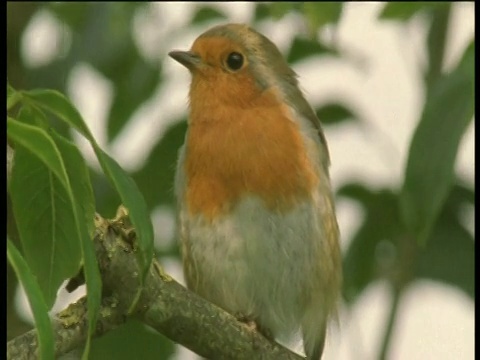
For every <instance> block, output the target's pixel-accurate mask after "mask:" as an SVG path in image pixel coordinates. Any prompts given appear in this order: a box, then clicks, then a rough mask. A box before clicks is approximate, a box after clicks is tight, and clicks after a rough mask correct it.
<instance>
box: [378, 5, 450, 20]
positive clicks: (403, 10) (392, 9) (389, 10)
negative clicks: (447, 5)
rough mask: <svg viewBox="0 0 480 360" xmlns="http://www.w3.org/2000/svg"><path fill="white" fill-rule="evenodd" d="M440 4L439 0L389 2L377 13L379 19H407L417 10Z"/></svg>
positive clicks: (429, 8) (428, 8)
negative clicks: (436, 0) (437, 0)
mask: <svg viewBox="0 0 480 360" xmlns="http://www.w3.org/2000/svg"><path fill="white" fill-rule="evenodd" d="M438 6H442V3H441V2H435V1H432V2H428V1H415V2H413V1H412V2H400V1H399V2H389V3H387V4H386V5H385V7H384V8H383V10H382V11H381V12H380V14H379V16H378V17H379V19H384V20H401V21H404V20H408V19H410V18H411V17H412V16H413V15H415V14H416V13H417V12H419V11H423V10H431V9H432V8H435V7H438Z"/></svg>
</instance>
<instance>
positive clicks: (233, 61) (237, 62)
mask: <svg viewBox="0 0 480 360" xmlns="http://www.w3.org/2000/svg"><path fill="white" fill-rule="evenodd" d="M242 65H243V55H242V54H240V53H238V52H235V51H234V52H232V53H230V54H228V57H227V66H228V68H229V69H230V70H234V71H236V70H238V69H240V68H241V67H242Z"/></svg>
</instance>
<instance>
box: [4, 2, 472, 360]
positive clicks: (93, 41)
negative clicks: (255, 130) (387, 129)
mask: <svg viewBox="0 0 480 360" xmlns="http://www.w3.org/2000/svg"><path fill="white" fill-rule="evenodd" d="M148 6H149V5H148V4H144V3H121V4H110V3H72V4H70V3H8V5H7V11H8V17H7V18H8V21H7V29H8V31H7V34H8V39H7V40H8V43H7V47H8V50H7V55H8V61H7V76H8V81H9V84H11V85H12V86H10V85H7V110H8V118H7V130H8V141H9V144H10V145H12V146H13V147H14V148H15V159H14V166H13V171H12V174H11V177H10V178H9V184H8V195H9V199H10V200H11V204H12V209H11V210H13V211H10V209H9V213H10V214H11V213H12V212H13V221H12V223H14V224H15V228H14V227H12V228H9V231H8V236H9V240H8V249H7V254H8V259H9V263H10V265H11V267H12V268H13V270H14V271H15V273H16V274H17V277H18V279H19V281H21V283H22V285H23V286H24V287H25V289H26V293H27V296H28V298H29V301H30V304H31V306H32V309H33V312H34V318H35V324H36V326H37V329H38V331H39V334H40V339H39V341H40V346H41V351H42V354H43V355H44V358H51V356H49V355H48V354H51V351H53V350H52V344H51V332H49V329H48V325H46V324H47V322H46V317H45V314H46V311H47V310H48V309H50V308H51V307H52V305H53V303H54V301H55V299H56V296H57V291H58V289H59V287H60V285H61V283H62V282H63V281H64V280H65V279H68V278H70V277H72V276H74V275H75V274H76V272H78V270H79V268H80V266H81V265H82V266H83V268H84V270H85V275H86V281H87V294H88V302H89V309H91V310H92V311H91V312H90V313H89V316H90V331H91V330H92V329H93V326H94V322H95V316H96V314H95V309H97V308H98V304H99V300H100V291H101V289H100V288H101V284H100V276H99V274H98V269H97V266H96V263H95V257H94V254H93V249H92V246H91V241H90V237H91V235H92V230H93V217H94V212H95V211H98V212H101V213H110V214H111V213H113V209H115V208H116V207H117V206H118V205H119V202H122V203H124V204H125V205H126V207H127V208H128V209H129V211H130V217H131V219H132V221H133V223H134V226H135V228H136V231H137V233H138V234H139V236H138V238H139V239H140V244H139V247H140V249H139V251H138V254H139V258H140V259H141V261H142V263H143V264H144V268H145V269H146V268H147V265H148V264H149V263H150V260H151V257H152V254H153V227H152V225H151V223H150V220H149V219H150V216H149V214H150V213H151V211H152V210H153V209H155V208H156V207H158V206H160V205H163V206H168V207H170V208H171V207H173V206H174V198H173V192H172V184H173V174H174V165H175V161H176V154H177V150H178V148H179V147H180V145H181V144H182V143H183V138H184V135H185V131H186V123H185V121H184V120H185V119H183V118H181V119H178V121H177V122H175V123H174V124H173V125H172V126H171V127H170V128H169V129H168V130H167V131H166V133H165V135H164V136H163V137H162V138H161V139H159V140H158V142H157V143H156V145H155V146H154V147H153V150H152V151H151V153H150V154H149V157H148V159H147V160H146V162H145V164H144V165H143V167H141V168H140V169H138V170H136V171H135V172H133V173H132V174H126V172H125V171H124V170H122V169H121V167H120V166H119V165H118V164H117V162H116V161H115V160H114V159H112V158H111V157H110V156H109V155H107V154H106V153H105V152H104V151H103V150H102V149H101V148H100V147H99V145H98V143H97V141H96V140H95V139H94V138H93V136H92V134H91V132H90V130H89V129H88V128H87V126H86V125H85V122H84V121H83V119H82V117H81V116H80V114H79V113H78V111H77V110H76V109H75V107H74V106H73V105H72V104H71V102H70V100H69V99H67V98H66V97H65V96H64V95H62V94H64V93H67V84H66V81H65V79H66V77H67V75H68V74H70V72H71V71H72V70H73V69H74V67H75V65H76V64H78V63H80V62H81V63H86V64H88V65H90V66H91V67H93V68H94V69H95V70H96V71H98V72H99V73H100V74H102V75H103V76H105V77H106V78H107V79H108V80H109V81H110V82H111V83H112V86H113V88H114V92H113V93H114V98H113V100H112V104H111V107H110V110H109V113H108V123H107V124H108V130H107V135H108V141H109V142H112V141H114V140H115V139H116V138H117V136H118V135H119V134H120V132H121V131H122V129H124V128H125V127H126V126H127V125H128V123H129V121H130V120H131V118H132V115H133V114H134V113H135V112H136V111H137V110H138V109H139V108H140V107H141V106H142V105H143V104H144V102H145V101H147V100H148V99H150V98H152V97H153V96H154V94H155V93H156V92H157V91H158V89H160V88H161V87H162V76H161V71H159V70H160V69H159V66H158V64H152V63H151V61H149V60H147V59H146V58H145V57H144V56H143V55H142V53H141V52H140V51H139V49H138V47H137V45H136V43H135V41H134V38H133V35H132V30H131V29H132V27H133V24H134V20H135V14H136V13H137V12H138V11H144V10H145V9H148ZM342 9H343V4H341V3H316V4H313V3H305V4H300V3H272V4H266V3H255V11H254V20H253V25H255V24H256V23H258V22H261V21H263V20H266V19H280V18H282V17H283V16H286V15H287V14H296V15H297V16H299V17H300V18H301V19H303V20H304V21H305V24H306V29H307V31H306V34H301V35H296V36H295V37H294V39H293V41H292V43H291V45H290V48H289V51H288V53H287V54H286V56H287V58H288V60H289V61H290V62H296V61H301V60H303V59H305V58H308V57H311V56H336V57H342V54H341V52H340V51H338V50H337V49H335V48H334V47H332V45H331V44H326V43H324V42H322V41H320V40H319V37H318V36H317V35H318V32H319V29H321V28H322V26H324V25H326V24H333V25H334V24H336V23H337V22H338V21H339V20H340V19H341V16H342ZM450 10H451V4H449V3H426V2H425V3H423V2H420V3H388V4H387V5H386V6H385V7H384V9H383V11H382V13H381V14H380V15H379V21H400V22H405V21H408V20H409V19H411V18H412V17H413V16H415V15H416V14H418V13H423V14H424V15H427V16H428V18H429V19H430V22H431V27H430V32H429V36H428V44H427V47H428V51H429V54H428V58H429V66H428V67H427V70H426V71H425V76H424V78H425V89H426V102H425V105H424V109H423V112H422V115H421V118H420V119H419V120H418V125H417V128H416V130H415V133H414V135H413V137H412V141H411V144H410V151H409V157H408V161H407V165H406V169H405V173H404V181H403V186H402V188H401V189H400V190H399V189H394V188H384V189H373V188H371V187H369V186H368V185H365V184H359V183H350V184H345V185H344V186H343V187H342V188H341V189H340V190H339V192H338V196H339V197H347V198H350V199H353V200H354V201H356V202H358V203H359V204H361V206H362V208H363V209H364V213H365V217H364V221H363V223H362V225H361V226H360V228H359V230H358V231H357V232H356V233H355V234H354V235H353V239H352V241H351V243H350V246H349V248H348V250H347V252H346V255H345V257H344V277H345V284H344V297H345V300H346V302H347V303H348V304H353V303H355V301H356V299H358V297H359V295H360V294H361V293H362V292H363V291H364V290H365V288H366V287H367V286H368V284H370V283H371V282H372V281H374V280H375V279H378V278H385V279H387V280H388V281H389V282H390V283H391V284H392V287H393V288H395V289H396V291H395V294H397V296H398V297H401V294H402V291H403V289H404V288H405V287H406V286H408V285H409V284H410V283H412V282H413V281H415V280H416V279H420V278H428V279H433V280H436V281H439V282H442V283H445V284H449V285H453V286H455V287H457V288H458V289H460V290H461V291H463V292H464V293H466V294H467V295H468V296H470V297H471V298H474V292H473V290H474V286H473V279H474V260H473V249H474V239H473V237H472V236H471V234H470V233H469V232H468V231H467V230H466V229H465V228H464V226H463V225H462V221H461V208H462V206H464V205H465V204H467V205H468V204H470V205H473V197H474V191H473V189H470V188H467V187H465V186H463V185H461V184H460V182H459V181H458V180H457V179H456V177H455V173H454V162H455V158H456V154H457V150H458V146H459V142H460V140H461V137H462V135H463V134H464V133H465V131H466V129H467V127H468V125H469V124H470V122H471V121H472V118H473V115H474V107H473V79H474V66H473V60H474V43H473V40H472V43H471V44H470V46H469V47H467V49H466V50H465V52H464V54H463V56H462V59H461V60H460V62H459V64H458V65H457V67H456V68H454V69H453V70H451V71H449V72H448V73H446V72H444V71H442V63H443V59H444V52H445V37H446V33H447V31H448V18H449V14H450ZM40 11H48V12H49V13H51V14H53V16H55V17H56V18H57V20H59V21H60V22H61V23H62V25H63V26H65V28H66V29H68V33H69V34H71V43H70V46H69V47H68V49H66V50H65V53H64V54H63V56H60V57H57V58H56V59H54V60H53V61H52V62H50V63H48V64H46V65H43V66H40V67H37V68H27V67H26V66H25V65H24V62H23V61H22V59H21V56H20V48H19V44H20V38H21V36H22V33H23V31H24V30H25V28H26V27H27V25H28V24H29V21H30V19H31V18H32V16H33V15H34V14H36V13H38V12H40ZM225 19H226V15H225V14H224V13H223V12H222V11H220V10H218V9H216V8H214V7H211V6H209V5H203V4H198V5H196V8H195V11H194V12H193V14H192V18H191V24H192V25H198V24H204V23H207V22H211V21H218V20H221V21H225ZM31 88H34V89H40V90H31V91H22V90H18V89H31ZM43 89H55V90H43ZM316 112H317V114H318V115H319V117H320V118H321V120H322V122H323V123H324V125H325V126H335V125H337V124H339V123H342V122H347V121H348V122H355V121H358V116H357V115H356V111H355V109H353V108H352V107H351V106H350V105H349V104H348V103H344V102H340V101H332V102H331V103H327V104H323V105H322V106H320V107H318V108H317V109H316ZM70 129H75V130H76V131H77V132H79V133H80V134H81V135H82V136H83V137H84V138H86V139H87V140H88V141H89V143H90V145H91V146H92V148H93V149H94V152H95V154H96V156H97V159H98V161H99V163H100V165H101V168H102V170H103V174H100V173H98V172H97V171H96V170H94V169H93V168H89V167H88V166H87V164H86V162H85V161H84V159H83V158H82V156H81V154H80V152H79V150H78V148H77V145H75V144H74V143H73V142H72V139H71V131H69V130H70ZM10 220H12V219H9V223H10ZM15 230H18V232H17V231H15ZM18 249H21V252H19V251H18ZM163 254H165V255H172V256H178V249H177V247H176V246H175V245H172V246H171V247H170V248H168V249H166V250H165V249H164V250H163ZM446 263H449V264H450V266H445V264H446ZM16 282H17V279H16V278H15V277H14V276H12V273H11V271H10V272H9V277H8V283H9V285H10V284H12V283H16ZM7 297H8V298H12V297H13V294H12V293H9V294H7ZM11 303H12V302H10V304H11ZM7 311H8V312H11V313H13V312H15V310H14V309H13V307H12V306H9V308H8V309H7ZM392 311H396V310H395V309H392ZM392 318H394V317H392ZM18 322H20V321H19V320H18V319H17V323H18ZM14 325H15V323H13V322H12V323H9V324H8V326H9V327H14ZM129 328H132V329H135V330H132V331H131V332H130V331H127V330H128V329H129ZM11 334H12V335H18V334H15V331H12V332H11ZM125 334H129V335H128V338H129V348H130V349H131V351H132V352H131V353H127V352H126V351H119V350H118V349H119V348H118V344H120V343H122V342H124V340H122V339H125V338H126V337H125ZM132 334H133V335H132ZM388 336H389V335H388ZM388 336H387V338H386V339H384V346H387V345H385V344H388V340H389V339H388ZM146 338H152V339H153V338H155V339H156V340H155V341H156V345H157V347H156V348H155V349H154V350H153V347H152V350H150V349H147V347H146V346H144V345H142V344H144V342H142V339H146ZM135 339H137V340H138V341H137V340H135ZM88 347H89V345H88V344H87V346H86V351H85V353H84V355H85V356H86V354H87V353H88ZM117 352H118V353H117ZM172 352H173V344H171V342H169V341H168V340H166V339H165V338H163V337H161V336H159V335H157V334H155V335H152V333H151V332H150V331H149V330H148V329H146V328H145V327H144V326H141V325H140V324H137V323H129V324H127V325H126V328H125V329H119V330H118V331H114V332H112V333H111V334H109V336H108V337H107V338H105V339H99V340H95V341H93V342H92V351H91V357H92V358H103V357H112V354H115V356H114V357H115V358H118V359H122V358H131V357H132V354H137V355H138V354H140V353H141V354H142V358H144V359H149V358H159V357H160V358H163V357H166V356H169V355H170V354H171V353H172Z"/></svg>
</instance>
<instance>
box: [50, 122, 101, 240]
mask: <svg viewBox="0 0 480 360" xmlns="http://www.w3.org/2000/svg"><path fill="white" fill-rule="evenodd" d="M50 133H51V135H52V138H53V140H54V141H55V144H56V145H57V147H58V149H59V151H60V153H61V154H62V157H63V160H64V164H65V168H66V171H67V175H68V177H69V179H70V185H71V187H72V191H73V194H74V196H75V201H76V203H77V205H78V206H79V207H80V215H81V216H83V222H84V223H85V225H86V226H87V229H88V234H89V238H91V237H93V232H94V230H95V227H94V223H93V219H94V217H95V199H94V197H93V190H92V185H91V183H90V175H89V172H88V168H87V165H86V163H85V160H84V159H83V157H82V155H81V153H80V151H79V150H78V148H77V146H76V145H75V144H73V143H72V142H71V141H69V140H67V139H65V138H64V137H63V136H60V135H59V134H57V133H56V132H55V131H54V130H51V131H50Z"/></svg>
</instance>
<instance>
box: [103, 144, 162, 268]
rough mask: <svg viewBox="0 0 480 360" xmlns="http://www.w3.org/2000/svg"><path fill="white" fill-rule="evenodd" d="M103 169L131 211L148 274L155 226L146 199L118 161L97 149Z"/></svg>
mask: <svg viewBox="0 0 480 360" xmlns="http://www.w3.org/2000/svg"><path fill="white" fill-rule="evenodd" d="M96 154H97V157H98V159H99V161H100V164H101V165H102V169H103V171H104V172H105V174H106V175H107V176H108V178H109V179H110V181H111V182H112V183H113V185H114V187H115V189H117V191H118V193H119V194H120V197H121V199H122V202H123V204H124V205H125V206H126V207H127V209H128V211H129V217H130V219H131V220H132V223H133V224H134V227H135V231H136V233H137V241H138V246H139V250H140V251H139V252H138V255H139V256H138V260H139V262H140V266H141V268H142V269H143V271H144V273H143V275H145V274H146V272H147V271H148V269H149V267H150V262H151V261H152V258H153V226H152V222H151V220H150V214H149V212H148V209H147V205H146V203H145V200H144V199H143V196H142V194H141V193H140V191H139V190H138V187H137V185H136V184H135V182H134V181H133V180H132V178H131V177H130V176H128V175H127V174H126V173H125V172H124V171H123V169H122V168H121V167H120V165H118V163H117V162H116V161H115V160H113V159H112V158H111V157H110V156H108V155H107V154H106V153H105V152H103V151H102V150H101V149H100V148H98V149H97V150H96Z"/></svg>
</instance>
